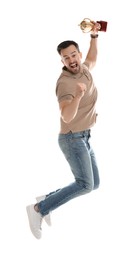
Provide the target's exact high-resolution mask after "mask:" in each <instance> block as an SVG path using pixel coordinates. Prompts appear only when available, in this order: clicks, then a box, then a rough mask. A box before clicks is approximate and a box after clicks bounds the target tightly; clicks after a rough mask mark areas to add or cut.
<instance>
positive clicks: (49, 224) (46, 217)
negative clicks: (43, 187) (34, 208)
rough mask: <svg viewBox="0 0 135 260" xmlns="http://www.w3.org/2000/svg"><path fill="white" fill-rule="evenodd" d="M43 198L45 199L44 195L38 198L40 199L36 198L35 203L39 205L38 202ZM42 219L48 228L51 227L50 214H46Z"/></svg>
mask: <svg viewBox="0 0 135 260" xmlns="http://www.w3.org/2000/svg"><path fill="white" fill-rule="evenodd" d="M45 197H46V195H44V196H40V197H36V200H37V202H38V203H39V202H40V201H42V200H44V199H45ZM43 218H44V220H45V222H46V223H47V225H48V226H51V225H52V222H51V215H50V213H49V214H47V215H45V216H44V217H43Z"/></svg>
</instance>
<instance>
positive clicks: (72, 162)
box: [38, 130, 100, 216]
mask: <svg viewBox="0 0 135 260" xmlns="http://www.w3.org/2000/svg"><path fill="white" fill-rule="evenodd" d="M89 138H90V130H86V131H82V132H77V133H72V132H69V133H67V134H59V137H58V143H59V146H60V148H61V150H62V152H63V154H64V156H65V158H66V160H67V161H68V163H69V166H70V168H71V171H72V173H73V175H74V182H73V183H71V184H69V185H68V186H66V187H64V188H61V189H58V190H56V191H53V192H51V193H49V194H47V195H46V198H45V200H43V201H41V202H40V203H38V207H39V211H40V213H41V214H42V216H44V215H46V214H48V213H49V212H50V211H52V210H54V209H56V208H58V207H59V206H61V205H62V204H64V203H66V202H68V201H69V200H71V199H73V198H76V197H78V196H80V195H83V194H86V193H89V192H91V191H92V190H94V189H96V188H98V187H99V182H100V181H99V172H98V167H97V163H96V158H95V155H94V152H93V149H92V147H91V146H90V142H89Z"/></svg>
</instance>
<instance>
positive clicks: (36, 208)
mask: <svg viewBox="0 0 135 260" xmlns="http://www.w3.org/2000/svg"><path fill="white" fill-rule="evenodd" d="M34 209H35V211H36V212H39V208H38V204H37V203H36V204H35V205H34Z"/></svg>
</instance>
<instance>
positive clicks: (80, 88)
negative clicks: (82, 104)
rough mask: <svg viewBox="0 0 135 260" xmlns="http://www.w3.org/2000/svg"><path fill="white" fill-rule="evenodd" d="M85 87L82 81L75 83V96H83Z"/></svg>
mask: <svg viewBox="0 0 135 260" xmlns="http://www.w3.org/2000/svg"><path fill="white" fill-rule="evenodd" d="M86 89H87V87H86V85H85V84H84V83H81V82H80V83H77V85H76V97H78V98H82V97H83V96H84V93H85V91H86Z"/></svg>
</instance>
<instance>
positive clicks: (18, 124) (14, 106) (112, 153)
mask: <svg viewBox="0 0 135 260" xmlns="http://www.w3.org/2000/svg"><path fill="white" fill-rule="evenodd" d="M85 17H88V18H90V19H93V20H95V21H96V20H105V21H108V28H107V32H106V33H104V32H100V35H99V40H98V49H99V51H98V62H97V65H96V67H95V69H94V70H93V71H92V74H93V77H94V80H95V83H96V85H97V88H98V91H99V97H98V103H97V109H98V114H99V116H98V121H97V124H96V126H95V127H94V128H93V129H92V138H91V142H92V144H93V147H94V149H95V153H96V155H97V160H98V164H99V170H100V178H101V186H100V189H98V190H97V191H94V192H92V193H91V194H89V195H87V196H83V197H79V198H77V199H75V200H72V201H70V202H68V203H67V204H65V205H63V206H62V207H60V208H58V209H57V210H55V211H54V212H52V222H53V225H52V227H51V228H50V227H48V226H46V225H45V224H43V238H42V239H41V240H39V241H38V240H36V239H35V238H34V236H33V235H32V234H31V232H30V229H29V225H28V219H27V215H26V205H27V204H31V203H34V202H35V197H36V196H39V195H43V194H46V193H47V192H50V191H52V190H54V189H57V188H60V187H62V186H64V185H67V184H68V183H69V182H70V181H72V174H71V173H70V170H69V167H68V165H67V163H66V161H65V159H64V157H63V155H62V153H61V151H60V149H59V147H58V143H57V135H58V132H59V110H58V104H57V100H56V96H55V83H56V80H57V78H58V76H59V73H60V72H61V68H62V63H61V61H60V57H59V55H58V54H57V51H56V47H57V45H58V44H59V43H60V42H61V41H63V40H66V39H73V40H75V41H77V42H78V43H79V46H80V49H81V51H82V53H83V59H84V58H85V54H86V52H87V50H88V47H89V34H84V33H82V31H81V30H80V28H79V26H78V24H79V23H80V22H81V21H82V20H83V19H84V18H85ZM134 45H135V40H134V7H133V1H131V0H129V1H127V2H126V1H125V2H124V1H116V2H115V1H107V0H102V1H99V0H97V1H87V0H86V1H82V2H79V1H76V0H75V1H71V0H69V1H60V0H59V1H52V0H50V1H45V0H44V1H41V0H39V1H35V0H23V1H19V0H18V1H17V0H16V1H15V0H13V1H6V0H3V1H1V2H0V202H1V203H0V208H1V211H0V237H1V240H0V241H1V242H0V248H1V250H0V254H1V256H2V259H3V260H5V259H6V260H7V259H14V260H16V259H17V260H18V259H20V260H22V259H26V260H27V259H33V260H34V259H48V260H52V259H59V260H63V259H64V260H67V259H68V260H69V259H79V260H80V259H86V260H89V259H92V260H99V259H104V260H108V259H109V260H114V259H130V260H134V259H135V252H134V241H135V235H134V234H135V224H134V220H135V213H134V198H135V190H134V174H135V166H134V160H135V159H134V145H135V138H134V131H135V126H134V110H135V104H134V100H135V98H134V86H135V80H134V75H135V72H134V63H133V62H134V60H135V52H134Z"/></svg>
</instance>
